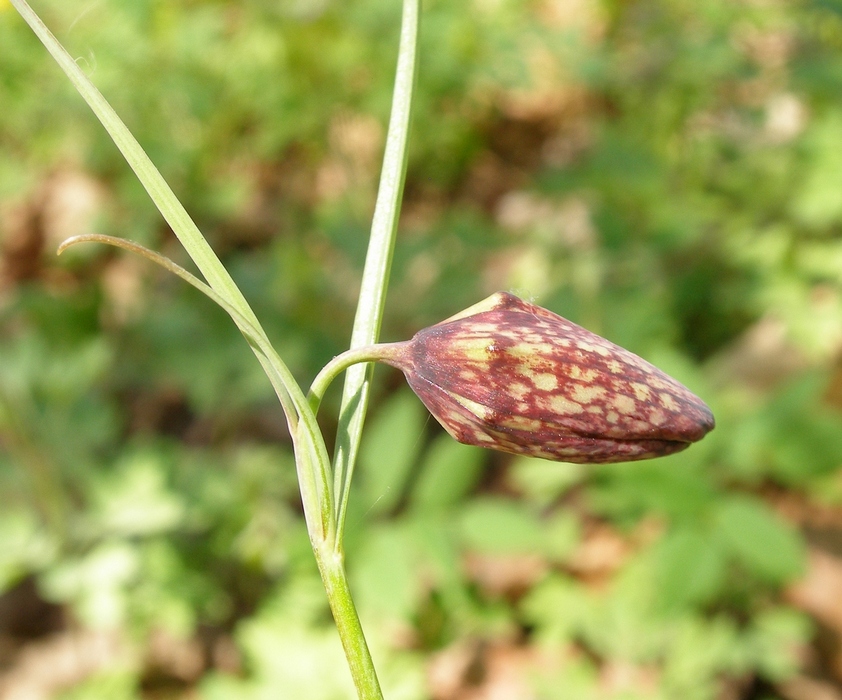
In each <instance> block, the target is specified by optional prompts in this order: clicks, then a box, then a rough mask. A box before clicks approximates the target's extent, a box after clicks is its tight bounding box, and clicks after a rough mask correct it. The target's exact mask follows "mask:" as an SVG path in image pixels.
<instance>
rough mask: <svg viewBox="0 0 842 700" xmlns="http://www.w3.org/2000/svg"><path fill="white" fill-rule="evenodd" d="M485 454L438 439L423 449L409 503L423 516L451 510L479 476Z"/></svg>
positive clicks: (446, 438)
mask: <svg viewBox="0 0 842 700" xmlns="http://www.w3.org/2000/svg"><path fill="white" fill-rule="evenodd" d="M486 458H487V456H486V453H485V452H484V451H482V450H479V449H477V448H475V447H471V446H469V445H463V444H461V443H458V442H456V441H455V440H454V439H453V438H452V437H450V436H449V435H439V436H438V437H437V438H436V440H435V441H434V442H433V443H432V444H431V445H430V446H429V447H428V448H427V450H426V451H425V453H424V459H423V461H422V463H421V470H420V473H419V476H418V480H417V481H416V482H415V485H414V486H413V488H412V493H411V494H410V503H411V505H412V507H413V508H414V509H417V510H419V511H423V512H429V511H431V510H438V509H445V508H452V507H453V506H455V505H457V504H458V503H459V502H460V501H462V500H463V499H464V498H465V497H466V496H467V495H468V493H469V491H470V490H471V489H472V488H473V487H474V485H475V484H476V482H477V481H478V480H479V478H480V476H481V470H482V467H483V466H484V465H485V462H486Z"/></svg>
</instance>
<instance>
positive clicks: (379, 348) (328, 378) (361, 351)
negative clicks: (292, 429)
mask: <svg viewBox="0 0 842 700" xmlns="http://www.w3.org/2000/svg"><path fill="white" fill-rule="evenodd" d="M404 346H405V344H404V343H378V344H377V345H365V346H363V347H361V348H352V349H351V350H346V351H345V352H343V353H342V354H341V355H337V356H336V357H334V358H333V359H332V360H331V361H330V362H328V363H327V364H326V365H325V366H324V367H322V370H321V371H320V372H319V373H318V374H317V375H316V378H315V379H314V380H313V383H312V384H311V385H310V392H309V393H308V394H307V400H308V401H309V402H310V408H311V410H312V411H313V413H318V412H319V406H320V405H321V403H322V399H323V398H324V395H325V392H326V391H327V388H328V387H329V386H330V383H331V382H332V381H333V380H334V379H336V378H337V377H338V376H339V375H340V374H341V373H342V372H344V371H345V370H346V369H348V368H349V367H353V366H354V365H357V364H360V363H362V362H379V361H382V360H389V359H391V358H392V357H394V355H395V354H396V353H399V352H400V350H401V348H403V347H404Z"/></svg>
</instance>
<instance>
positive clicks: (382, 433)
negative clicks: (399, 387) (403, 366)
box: [357, 391, 425, 513]
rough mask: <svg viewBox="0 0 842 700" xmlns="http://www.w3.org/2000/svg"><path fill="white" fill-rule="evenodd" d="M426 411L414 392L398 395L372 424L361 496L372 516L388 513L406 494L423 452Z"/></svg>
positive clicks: (362, 463) (365, 438)
mask: <svg viewBox="0 0 842 700" xmlns="http://www.w3.org/2000/svg"><path fill="white" fill-rule="evenodd" d="M424 415H425V411H424V408H423V406H422V405H421V404H420V403H419V401H418V400H417V399H416V398H415V395H414V394H413V393H412V392H410V391H401V392H399V393H398V394H395V396H393V397H392V398H391V399H390V400H389V401H388V402H387V403H385V404H384V405H383V406H381V408H380V410H379V411H378V412H377V413H376V415H375V416H374V418H373V419H372V420H370V421H369V422H368V425H367V428H366V432H365V433H364V435H363V441H362V444H361V445H360V459H359V475H358V476H359V486H358V489H359V491H360V494H359V495H358V496H357V498H358V499H361V502H362V503H364V504H365V505H367V506H368V512H370V513H388V512H389V511H390V510H392V509H393V508H394V507H395V506H396V505H397V503H398V502H399V501H400V499H401V497H402V496H403V494H404V488H405V487H406V483H407V480H408V479H409V475H410V470H411V469H412V467H413V465H414V464H415V459H416V457H417V455H418V452H419V450H420V448H421V439H422V428H423V423H424Z"/></svg>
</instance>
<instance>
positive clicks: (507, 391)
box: [386, 292, 714, 463]
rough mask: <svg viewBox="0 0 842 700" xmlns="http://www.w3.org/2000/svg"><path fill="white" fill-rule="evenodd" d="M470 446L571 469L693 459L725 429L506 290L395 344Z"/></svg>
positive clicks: (696, 403)
mask: <svg viewBox="0 0 842 700" xmlns="http://www.w3.org/2000/svg"><path fill="white" fill-rule="evenodd" d="M394 347H395V348H396V351H395V353H394V357H392V358H388V359H387V360H386V362H387V363H389V364H392V365H394V366H396V367H398V368H399V369H401V370H402V371H403V372H404V374H405V375H406V378H407V381H408V382H409V384H410V386H411V387H412V389H413V391H415V393H416V394H417V395H418V396H419V398H420V399H421V400H422V401H423V402H424V404H425V405H426V406H427V408H428V409H429V410H430V412H431V413H432V414H433V416H435V417H436V419H437V420H438V421H439V422H440V423H441V424H442V425H443V426H444V428H445V429H446V430H447V431H448V432H449V433H450V434H451V435H452V436H453V437H454V438H456V439H457V440H459V441H460V442H464V443H468V444H472V445H479V446H482V447H490V448H494V449H498V450H503V451H505V452H512V453H516V454H526V455H530V456H534V457H543V458H545V459H552V460H559V461H565V462H583V463H606V462H622V461H631V460H639V459H648V458H650V457H659V456H662V455H667V454H672V453H674V452H678V451H679V450H683V449H684V448H686V447H687V446H688V445H689V444H690V443H692V442H695V441H697V440H700V439H701V438H702V437H704V435H705V434H706V433H708V432H709V431H710V430H712V429H713V427H714V419H713V415H712V413H711V411H710V409H709V408H708V407H707V406H706V405H705V403H704V402H703V401H702V400H701V399H699V398H698V397H697V396H695V395H694V394H693V393H692V392H690V391H689V390H688V389H686V388H685V387H684V386H682V385H681V384H679V383H678V382H677V381H675V380H674V379H672V378H671V377H669V376H667V375H666V374H664V373H663V372H661V371H660V370H659V369H657V368H656V367H654V366H653V365H651V364H650V363H648V362H646V361H645V360H643V359H641V358H640V357H638V356H637V355H634V354H633V353H630V352H628V351H627V350H624V349H623V348H621V347H619V346H617V345H614V344H613V343H611V342H609V341H607V340H605V339H604V338H601V337H599V336H597V335H595V334H593V333H591V332H590V331H588V330H586V329H584V328H582V327H581V326H577V325H576V324H575V323H571V322H570V321H567V320H566V319H564V318H562V317H560V316H558V315H556V314H554V313H552V312H550V311H548V310H546V309H543V308H541V307H539V306H535V305H534V304H530V303H528V302H525V301H523V300H522V299H519V298H518V297H515V296H513V295H511V294H506V293H503V292H500V293H497V294H494V295H493V296H491V297H489V298H488V299H486V300H485V301H483V302H480V303H479V304H477V305H475V306H473V307H471V308H470V309H468V310H466V311H464V312H462V313H461V314H458V315H457V316H454V317H452V318H450V319H447V320H445V321H442V322H441V323H439V324H436V325H435V326H431V327H429V328H425V329H424V330H422V331H420V332H418V333H417V334H416V335H415V337H413V338H412V340H410V341H407V342H406V343H398V344H396V345H395V346H394Z"/></svg>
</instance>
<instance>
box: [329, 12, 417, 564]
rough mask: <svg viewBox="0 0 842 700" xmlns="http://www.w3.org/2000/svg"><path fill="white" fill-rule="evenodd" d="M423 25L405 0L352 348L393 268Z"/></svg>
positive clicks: (352, 380)
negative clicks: (419, 38) (390, 111)
mask: <svg viewBox="0 0 842 700" xmlns="http://www.w3.org/2000/svg"><path fill="white" fill-rule="evenodd" d="M419 25H420V0H404V2H403V17H402V20H401V38H400V46H399V49H398V65H397V69H396V71H395V89H394V93H393V95H392V113H391V116H390V118H389V130H388V133H387V134H386V149H385V152H384V154H383V169H382V171H381V173H380V186H379V188H378V190H377V201H376V203H375V206H374V217H373V219H372V222H371V237H370V238H369V243H368V252H367V253H366V260H365V267H364V268H363V276H362V282H361V285H360V296H359V301H358V302H357V314H356V318H355V319H354V328H353V331H352V332H351V343H350V348H351V349H352V350H353V349H355V348H360V347H363V346H366V345H373V344H375V343H376V342H377V339H378V337H379V335H380V325H381V323H382V320H383V307H384V304H385V299H386V287H387V286H388V283H389V271H390V269H391V266H392V253H393V251H394V248H395V236H396V234H397V229H398V216H399V215H400V206H401V197H402V196H403V186H404V180H405V177H406V160H407V150H408V149H407V143H408V140H409V126H410V122H411V116H412V95H413V92H414V89H415V80H416V76H417V73H418V33H419ZM373 370H374V368H373V365H371V364H364V365H362V364H361V365H357V366H355V367H351V368H350V369H349V370H348V372H347V374H346V375H345V388H344V391H343V394H342V404H341V407H340V411H339V427H338V429H337V435H336V451H335V453H334V457H333V479H334V488H333V493H334V498H335V499H336V502H335V508H336V525H337V528H338V531H339V537H338V538H337V541H336V545H337V547H341V546H342V533H343V532H344V528H345V514H346V511H347V505H348V494H349V492H350V487H351V477H352V476H353V473H354V465H355V463H356V458H357V452H358V450H359V445H360V437H361V435H362V429H363V422H364V420H365V413H366V410H367V408H368V396H369V390H370V385H371V377H372V373H373Z"/></svg>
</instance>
